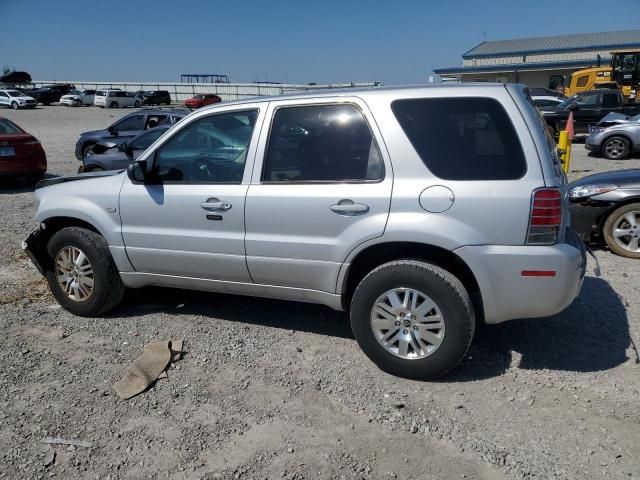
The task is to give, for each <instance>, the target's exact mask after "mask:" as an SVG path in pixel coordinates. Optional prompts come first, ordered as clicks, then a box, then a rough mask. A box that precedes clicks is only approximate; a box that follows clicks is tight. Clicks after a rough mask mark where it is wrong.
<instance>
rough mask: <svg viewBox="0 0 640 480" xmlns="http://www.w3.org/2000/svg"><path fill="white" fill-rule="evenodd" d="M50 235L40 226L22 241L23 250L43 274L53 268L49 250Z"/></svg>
mask: <svg viewBox="0 0 640 480" xmlns="http://www.w3.org/2000/svg"><path fill="white" fill-rule="evenodd" d="M48 237H49V236H48V235H47V232H46V231H45V229H44V228H43V227H42V226H40V227H38V228H36V229H35V230H34V231H33V232H31V233H30V234H29V236H28V237H27V238H26V239H25V240H24V241H23V242H22V250H24V252H25V253H26V254H27V256H28V257H29V259H30V260H31V261H32V262H33V264H34V265H35V266H36V268H37V269H38V271H39V272H40V273H41V274H42V275H45V274H46V272H47V270H51V257H49V254H48V252H47V242H48V240H49V238H48Z"/></svg>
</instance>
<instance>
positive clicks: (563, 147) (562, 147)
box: [558, 130, 571, 173]
mask: <svg viewBox="0 0 640 480" xmlns="http://www.w3.org/2000/svg"><path fill="white" fill-rule="evenodd" d="M558 151H559V152H560V164H561V165H562V170H563V171H564V173H569V164H570V163H571V139H570V138H569V132H568V131H567V130H562V131H561V132H560V135H559V136H558Z"/></svg>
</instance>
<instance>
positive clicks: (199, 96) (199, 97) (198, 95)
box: [193, 93, 204, 99]
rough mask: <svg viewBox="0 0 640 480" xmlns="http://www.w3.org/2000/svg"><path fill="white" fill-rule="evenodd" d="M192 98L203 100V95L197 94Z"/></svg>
mask: <svg viewBox="0 0 640 480" xmlns="http://www.w3.org/2000/svg"><path fill="white" fill-rule="evenodd" d="M193 98H198V99H201V98H204V95H203V94H201V93H199V94H197V95H194V96H193Z"/></svg>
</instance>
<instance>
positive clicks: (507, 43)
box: [462, 30, 640, 58]
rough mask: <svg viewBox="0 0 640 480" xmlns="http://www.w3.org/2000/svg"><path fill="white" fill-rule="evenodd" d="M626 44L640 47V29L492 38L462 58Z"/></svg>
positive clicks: (620, 46)
mask: <svg viewBox="0 0 640 480" xmlns="http://www.w3.org/2000/svg"><path fill="white" fill-rule="evenodd" d="M624 47H640V30H624V31H619V32H600V33H578V34H573V35H555V36H551V37H530V38H515V39H512V40H493V41H489V42H482V43H481V44H480V45H478V46H477V47H474V48H472V49H471V50H469V51H468V52H467V53H465V54H463V55H462V58H478V57H494V56H503V55H524V54H531V53H541V52H550V51H579V50H593V49H598V50H600V49H616V48H624Z"/></svg>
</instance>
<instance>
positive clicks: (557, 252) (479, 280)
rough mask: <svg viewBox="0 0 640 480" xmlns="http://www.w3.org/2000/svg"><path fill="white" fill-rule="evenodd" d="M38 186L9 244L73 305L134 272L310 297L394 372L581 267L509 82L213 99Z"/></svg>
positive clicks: (93, 311) (558, 182)
mask: <svg viewBox="0 0 640 480" xmlns="http://www.w3.org/2000/svg"><path fill="white" fill-rule="evenodd" d="M36 195H37V197H38V199H39V200H40V204H39V209H38V212H37V221H38V222H39V223H40V227H39V228H38V229H37V230H36V231H34V232H33V233H32V234H31V235H30V236H29V238H27V239H26V240H25V242H24V248H25V249H26V251H27V253H28V254H29V255H30V257H31V258H32V260H33V261H34V263H35V264H36V265H37V266H38V268H39V269H40V271H41V272H42V273H43V274H44V275H45V276H46V278H47V280H48V282H49V286H50V288H51V291H52V292H53V294H54V295H55V297H56V299H57V300H58V301H59V302H60V304H61V305H62V306H63V307H64V308H66V309H67V310H69V311H70V312H72V313H74V314H77V315H82V316H97V315H101V314H102V313H104V312H106V311H108V310H110V309H112V308H114V307H115V306H116V305H118V303H119V302H120V301H121V300H122V297H123V295H124V291H125V288H127V287H128V288H138V287H142V286H145V285H162V286H169V287H177V288H188V289H197V290H207V291H216V292H224V293H233V294H241V295H254V296H262V297H272V298H281V299H288V300H296V301H302V302H312V303H319V304H324V305H328V306H329V307H331V308H334V309H338V310H345V311H348V312H349V314H350V319H351V327H352V329H353V333H354V335H355V338H356V340H357V341H358V343H359V344H360V346H361V348H362V350H363V351H364V352H365V353H366V354H367V355H368V356H369V357H370V358H371V359H372V360H373V361H374V362H375V363H376V364H377V365H378V366H379V367H380V368H382V369H383V370H385V371H387V372H390V373H392V374H395V375H401V376H406V377H421V378H428V377H434V376H437V375H442V374H443V373H445V372H447V371H448V370H450V369H451V368H453V367H454V366H456V365H457V364H458V363H459V362H460V361H461V360H462V359H463V357H464V356H465V354H466V352H467V349H468V348H469V345H470V343H471V340H472V338H473V334H474V330H475V326H476V323H478V322H487V323H499V322H503V321H505V320H509V319H513V318H526V317H543V316H549V315H553V314H556V313H558V312H560V311H561V310H563V309H564V308H565V307H567V306H568V305H569V304H570V303H571V302H572V300H573V299H574V298H575V297H576V296H577V295H578V292H579V290H580V287H581V284H582V279H583V276H584V272H585V264H586V262H585V254H584V246H583V245H582V243H581V242H580V241H579V240H578V239H577V238H576V236H575V234H573V233H572V232H571V231H570V230H569V229H568V228H567V223H568V216H567V205H566V198H565V177H564V175H563V173H562V171H561V169H560V167H559V164H558V159H557V153H556V148H555V145H554V143H553V140H552V139H551V138H550V137H549V135H548V133H547V129H546V128H545V125H544V123H543V121H542V120H541V118H540V116H539V115H538V113H537V110H536V108H535V107H534V106H533V104H532V103H531V101H530V99H529V98H528V96H527V93H526V89H525V88H524V87H522V86H519V85H499V84H498V85H491V84H483V85H471V86H469V85H458V86H436V87H413V88H393V89H386V88H382V89H371V90H361V91H358V90H349V91H344V92H330V93H314V94H305V95H299V96H288V97H274V98H260V99H250V100H246V101H242V102H237V103H226V104H220V105H216V106H212V107H208V108H205V109H202V110H198V111H196V112H194V113H192V114H191V115H189V116H188V117H186V118H185V119H184V120H182V121H181V122H180V123H178V124H177V125H175V126H174V127H173V128H172V129H170V130H169V131H168V132H167V133H166V134H165V135H163V136H162V137H161V138H160V139H158V140H157V141H156V142H155V143H153V144H152V145H151V146H150V147H149V148H148V149H147V150H146V151H145V152H144V153H143V154H142V155H141V156H140V157H139V159H138V160H137V161H136V162H134V163H133V164H132V165H131V166H130V167H129V168H128V170H127V172H126V173H125V172H123V171H119V172H118V171H116V172H103V173H100V174H83V175H78V176H73V177H65V178H56V179H51V180H46V181H44V182H40V184H39V185H38V189H37V191H36Z"/></svg>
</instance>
